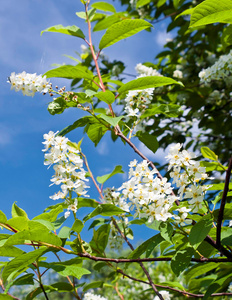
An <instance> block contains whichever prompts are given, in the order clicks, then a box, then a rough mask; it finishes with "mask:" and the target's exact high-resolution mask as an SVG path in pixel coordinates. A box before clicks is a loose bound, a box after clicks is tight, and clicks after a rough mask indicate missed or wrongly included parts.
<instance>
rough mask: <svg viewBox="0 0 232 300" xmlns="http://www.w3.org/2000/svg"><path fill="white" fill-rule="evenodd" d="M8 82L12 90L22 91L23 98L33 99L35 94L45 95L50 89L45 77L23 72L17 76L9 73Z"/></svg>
mask: <svg viewBox="0 0 232 300" xmlns="http://www.w3.org/2000/svg"><path fill="white" fill-rule="evenodd" d="M8 82H9V83H10V84H11V89H12V90H13V89H14V90H15V91H16V92H18V91H22V93H23V95H24V96H31V97H33V96H34V95H35V93H36V92H41V93H47V92H48V91H49V90H50V89H51V83H49V81H47V79H46V76H44V77H42V75H37V74H36V73H34V74H30V73H26V72H25V71H24V72H22V73H19V74H15V72H13V73H11V75H10V77H9V78H8Z"/></svg>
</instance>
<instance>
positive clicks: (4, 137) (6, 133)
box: [0, 124, 13, 147]
mask: <svg viewBox="0 0 232 300" xmlns="http://www.w3.org/2000/svg"><path fill="white" fill-rule="evenodd" d="M12 135H13V134H12V132H10V130H8V128H7V127H5V126H4V125H1V124H0V146H1V147H4V146H7V145H8V144H10V143H11V141H12Z"/></svg>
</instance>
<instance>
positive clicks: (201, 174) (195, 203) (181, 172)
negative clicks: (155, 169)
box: [166, 143, 208, 223]
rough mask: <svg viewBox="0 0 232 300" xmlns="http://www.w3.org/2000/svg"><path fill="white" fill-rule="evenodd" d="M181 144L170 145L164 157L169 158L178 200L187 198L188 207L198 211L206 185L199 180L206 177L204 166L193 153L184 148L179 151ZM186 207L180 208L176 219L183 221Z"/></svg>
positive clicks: (186, 210)
mask: <svg viewBox="0 0 232 300" xmlns="http://www.w3.org/2000/svg"><path fill="white" fill-rule="evenodd" d="M181 147H182V146H181V144H180V143H178V144H176V145H174V146H172V147H170V150H169V154H168V155H167V156H166V158H167V159H168V160H169V170H171V172H170V176H171V178H172V180H173V181H172V183H173V184H176V186H177V188H178V196H179V198H180V200H184V199H188V204H190V205H189V209H190V210H191V211H192V212H198V211H199V209H201V208H202V204H203V200H204V195H205V192H206V190H207V188H208V186H207V185H201V182H202V181H203V180H205V179H207V178H208V175H207V174H206V172H205V167H201V166H200V163H199V162H198V161H195V160H194V158H195V155H194V154H193V153H191V152H188V151H186V150H182V151H181ZM190 210H188V209H184V208H181V209H179V212H180V214H181V216H180V217H178V218H176V220H177V221H179V222H180V223H183V220H184V219H185V218H186V216H187V213H188V212H189V211H190Z"/></svg>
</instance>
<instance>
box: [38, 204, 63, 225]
mask: <svg viewBox="0 0 232 300" xmlns="http://www.w3.org/2000/svg"><path fill="white" fill-rule="evenodd" d="M63 210H64V208H63V206H62V204H60V205H59V206H57V207H56V208H54V209H51V210H50V211H49V212H46V213H43V214H41V215H38V216H36V217H34V218H33V220H46V221H50V222H55V221H56V219H57V216H58V215H59V214H60V213H61V212H63Z"/></svg>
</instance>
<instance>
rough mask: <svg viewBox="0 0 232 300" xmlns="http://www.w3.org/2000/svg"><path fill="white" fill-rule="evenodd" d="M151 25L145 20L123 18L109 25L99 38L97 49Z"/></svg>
mask: <svg viewBox="0 0 232 300" xmlns="http://www.w3.org/2000/svg"><path fill="white" fill-rule="evenodd" d="M150 27H152V25H151V24H150V23H148V22H147V21H145V20H123V21H120V22H117V23H116V24H113V25H112V26H111V27H109V28H108V29H107V31H106V33H105V34H104V35H103V37H102V38H101V41H100V43H99V49H100V50H102V49H103V48H106V47H109V46H111V45H113V44H115V43H117V42H119V41H121V40H123V39H125V38H127V37H130V36H132V35H134V34H136V33H138V32H139V31H141V30H144V29H147V28H150Z"/></svg>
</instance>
